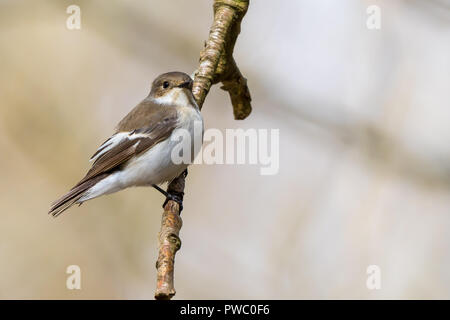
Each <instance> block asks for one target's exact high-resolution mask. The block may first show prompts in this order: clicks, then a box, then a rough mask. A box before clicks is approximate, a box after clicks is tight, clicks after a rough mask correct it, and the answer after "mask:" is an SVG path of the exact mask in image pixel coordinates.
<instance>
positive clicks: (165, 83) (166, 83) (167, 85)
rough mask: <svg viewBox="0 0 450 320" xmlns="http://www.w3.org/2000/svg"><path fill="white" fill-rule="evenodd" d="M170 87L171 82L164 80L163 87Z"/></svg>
mask: <svg viewBox="0 0 450 320" xmlns="http://www.w3.org/2000/svg"><path fill="white" fill-rule="evenodd" d="M168 87H169V82H167V81H164V82H163V88H164V89H166V88H168Z"/></svg>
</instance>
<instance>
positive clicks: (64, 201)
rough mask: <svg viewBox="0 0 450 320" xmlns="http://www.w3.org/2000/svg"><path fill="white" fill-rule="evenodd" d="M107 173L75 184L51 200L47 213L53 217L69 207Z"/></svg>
mask: <svg viewBox="0 0 450 320" xmlns="http://www.w3.org/2000/svg"><path fill="white" fill-rule="evenodd" d="M107 175H108V174H101V175H98V176H95V177H93V178H92V179H89V180H87V181H85V182H83V183H81V184H79V185H78V184H77V185H76V186H75V187H73V188H72V189H71V190H70V191H69V192H68V193H66V194H65V195H63V196H62V197H61V198H59V199H58V200H56V201H55V202H53V203H52V206H51V208H50V211H49V212H48V213H49V214H51V215H52V216H54V217H57V216H59V215H60V214H61V213H63V212H64V211H65V210H67V209H69V208H70V207H71V206H72V205H73V204H75V203H77V201H78V200H80V198H81V197H83V195H84V194H85V193H86V191H88V190H89V189H90V188H91V187H93V186H94V185H95V184H96V183H97V182H99V181H100V180H102V179H103V178H105V177H106V176H107ZM81 203H82V202H81ZM81 203H80V204H81Z"/></svg>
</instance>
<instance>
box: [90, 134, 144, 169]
mask: <svg viewBox="0 0 450 320" xmlns="http://www.w3.org/2000/svg"><path fill="white" fill-rule="evenodd" d="M148 136H149V135H148V134H145V133H135V132H129V131H125V132H119V133H116V134H115V135H113V136H111V138H109V139H108V140H106V141H105V142H104V143H103V144H102V145H101V146H100V147H98V149H97V152H96V153H95V155H94V156H92V158H91V159H89V162H94V161H96V160H97V159H98V158H99V157H100V156H102V155H103V154H105V153H106V152H108V151H109V150H111V149H112V148H114V147H115V146H117V145H118V144H119V143H121V142H123V141H124V140H125V139H128V140H134V139H137V138H146V137H148ZM100 150H101V151H100Z"/></svg>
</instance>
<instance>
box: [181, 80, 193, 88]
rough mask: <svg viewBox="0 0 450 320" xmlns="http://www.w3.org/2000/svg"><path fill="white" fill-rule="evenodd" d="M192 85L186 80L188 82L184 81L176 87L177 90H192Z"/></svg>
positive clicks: (190, 81)
mask: <svg viewBox="0 0 450 320" xmlns="http://www.w3.org/2000/svg"><path fill="white" fill-rule="evenodd" d="M192 83H193V81H192V80H188V81H185V82H183V83H181V84H179V85H178V87H179V88H187V89H189V90H192Z"/></svg>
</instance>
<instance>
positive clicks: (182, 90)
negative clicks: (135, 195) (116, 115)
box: [49, 71, 204, 217]
mask: <svg viewBox="0 0 450 320" xmlns="http://www.w3.org/2000/svg"><path fill="white" fill-rule="evenodd" d="M192 85H193V80H192V79H191V77H190V76H189V75H187V74H186V73H183V72H178V71H173V72H167V73H164V74H161V75H159V76H158V77H156V79H155V80H154V81H153V82H152V86H151V90H150V93H149V94H148V96H147V97H146V98H145V99H144V100H142V101H141V102H140V103H139V104H138V105H137V106H136V107H134V108H133V109H132V110H131V111H130V112H129V113H128V114H127V115H126V116H125V117H124V118H123V119H122V120H121V121H120V122H119V124H118V125H117V126H116V129H115V132H114V134H113V135H112V136H111V137H110V138H109V139H107V140H106V141H105V142H104V143H102V144H101V145H100V147H99V148H98V149H97V151H96V152H95V153H94V154H93V155H92V157H91V158H90V161H91V162H92V166H91V168H90V169H89V170H88V172H87V174H86V175H85V176H84V178H82V179H81V180H80V181H79V182H78V183H77V184H76V185H75V186H74V187H73V188H72V189H70V191H69V192H67V193H66V194H65V195H63V196H62V197H61V198H59V199H58V200H56V201H54V202H53V203H52V205H51V208H50V210H49V214H51V215H52V216H54V217H56V216H59V215H60V214H61V213H63V212H64V211H65V210H67V209H68V208H70V207H71V206H72V205H74V204H79V205H81V204H82V203H84V202H86V201H88V200H91V199H94V198H97V197H100V196H102V195H106V194H110V193H114V192H117V191H120V190H123V189H125V188H128V187H134V186H152V187H154V188H155V189H157V190H158V191H160V192H161V193H163V194H164V195H165V196H166V197H167V198H166V202H167V201H168V200H169V199H172V200H175V201H176V202H178V203H179V204H180V209H182V197H180V195H178V194H175V193H172V194H170V193H168V192H165V191H164V190H163V189H161V188H160V187H159V185H161V184H163V183H165V182H170V181H172V180H173V179H174V178H176V177H177V176H179V175H180V174H181V173H183V172H186V174H187V167H188V164H189V163H185V162H182V163H178V162H174V161H173V160H172V157H171V155H172V151H173V150H174V148H175V147H176V146H177V144H179V143H180V142H179V141H177V139H176V138H177V137H178V136H179V134H177V131H179V130H184V131H185V132H186V133H187V134H188V136H189V137H190V139H187V140H186V142H185V143H188V144H189V145H188V147H190V148H191V150H192V154H191V159H193V158H194V157H195V155H196V153H198V150H195V149H194V142H195V141H200V144H201V143H202V142H203V131H204V127H203V117H202V115H201V113H200V110H199V107H198V105H197V103H196V101H195V98H194V96H193V94H192ZM196 126H197V127H196ZM196 128H200V130H198V129H196ZM178 140H179V139H178ZM196 149H198V148H196ZM183 150H184V149H183ZM166 202H165V203H166Z"/></svg>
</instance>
